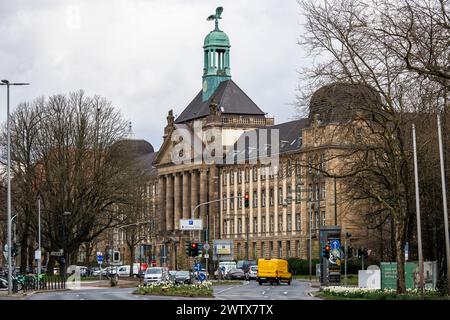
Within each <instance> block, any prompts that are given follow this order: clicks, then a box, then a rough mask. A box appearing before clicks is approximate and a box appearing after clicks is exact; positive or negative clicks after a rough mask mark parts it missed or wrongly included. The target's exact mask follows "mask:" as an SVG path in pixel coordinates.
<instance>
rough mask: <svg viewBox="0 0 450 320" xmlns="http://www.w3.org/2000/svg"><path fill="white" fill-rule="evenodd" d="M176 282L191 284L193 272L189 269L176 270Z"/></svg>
mask: <svg viewBox="0 0 450 320" xmlns="http://www.w3.org/2000/svg"><path fill="white" fill-rule="evenodd" d="M174 282H175V284H190V283H192V281H191V273H190V272H189V271H183V270H182V271H176V272H175V275H174Z"/></svg>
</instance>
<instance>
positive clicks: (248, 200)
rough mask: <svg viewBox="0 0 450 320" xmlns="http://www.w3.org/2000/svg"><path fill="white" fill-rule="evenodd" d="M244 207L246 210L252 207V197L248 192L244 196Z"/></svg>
mask: <svg viewBox="0 0 450 320" xmlns="http://www.w3.org/2000/svg"><path fill="white" fill-rule="evenodd" d="M244 206H245V207H246V208H248V207H249V206H250V196H249V194H248V192H246V193H245V195H244Z"/></svg>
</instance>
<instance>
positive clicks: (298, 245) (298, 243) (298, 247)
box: [295, 240, 300, 258]
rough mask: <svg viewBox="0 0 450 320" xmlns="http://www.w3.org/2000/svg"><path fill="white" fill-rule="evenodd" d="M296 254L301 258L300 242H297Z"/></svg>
mask: <svg viewBox="0 0 450 320" xmlns="http://www.w3.org/2000/svg"><path fill="white" fill-rule="evenodd" d="M295 254H296V255H297V257H299V258H300V240H295Z"/></svg>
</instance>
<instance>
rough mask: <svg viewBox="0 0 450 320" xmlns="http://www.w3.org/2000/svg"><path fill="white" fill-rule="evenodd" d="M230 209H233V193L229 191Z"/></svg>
mask: <svg viewBox="0 0 450 320" xmlns="http://www.w3.org/2000/svg"><path fill="white" fill-rule="evenodd" d="M230 209H231V210H234V193H230Z"/></svg>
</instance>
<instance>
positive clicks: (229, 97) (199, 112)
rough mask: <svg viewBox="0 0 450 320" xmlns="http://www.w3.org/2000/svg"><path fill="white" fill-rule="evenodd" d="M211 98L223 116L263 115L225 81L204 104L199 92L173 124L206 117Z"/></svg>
mask: <svg viewBox="0 0 450 320" xmlns="http://www.w3.org/2000/svg"><path fill="white" fill-rule="evenodd" d="M213 97H214V98H215V99H216V103H217V104H218V106H219V110H220V111H221V112H222V113H224V114H242V115H262V116H263V115H265V113H264V112H263V111H262V110H261V109H260V108H259V107H258V106H257V105H256V104H255V103H254V102H253V101H252V100H251V99H250V98H249V97H248V96H247V94H245V92H244V91H242V89H241V88H239V87H238V86H237V84H236V83H234V81H233V80H226V81H223V82H221V83H220V84H219V86H218V87H217V89H216V91H215V92H214V93H213V94H212V95H211V98H209V99H208V100H206V101H205V102H203V101H202V91H200V92H199V93H198V94H197V95H196V96H195V98H194V100H192V101H191V103H189V105H188V106H187V107H186V109H184V110H183V112H182V113H181V114H180V115H179V116H178V118H177V119H176V120H175V123H182V122H185V121H189V120H193V119H198V118H202V117H205V116H207V115H208V114H209V105H210V102H211V99H212V98H213Z"/></svg>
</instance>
